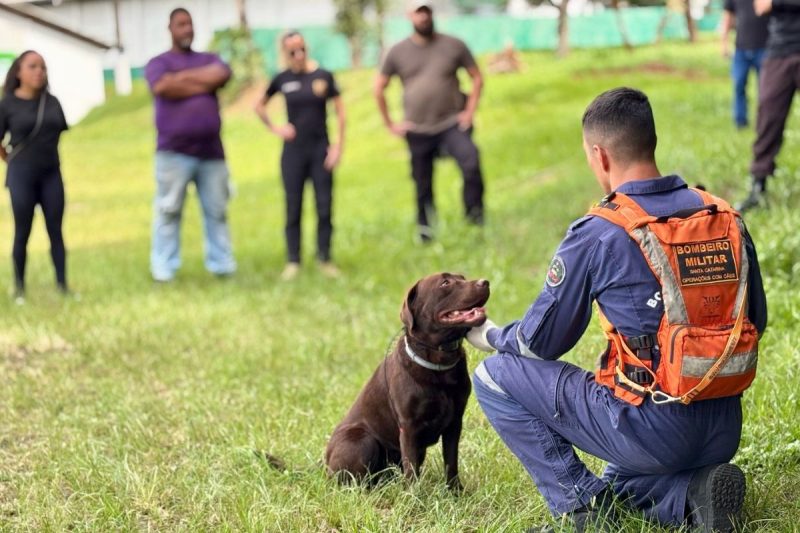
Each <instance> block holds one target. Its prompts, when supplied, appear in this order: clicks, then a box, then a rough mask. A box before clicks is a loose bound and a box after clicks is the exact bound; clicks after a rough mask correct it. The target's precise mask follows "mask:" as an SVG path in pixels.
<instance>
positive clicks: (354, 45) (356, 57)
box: [350, 36, 363, 68]
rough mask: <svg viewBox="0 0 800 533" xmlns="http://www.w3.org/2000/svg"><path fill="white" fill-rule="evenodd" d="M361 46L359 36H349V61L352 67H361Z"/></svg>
mask: <svg viewBox="0 0 800 533" xmlns="http://www.w3.org/2000/svg"><path fill="white" fill-rule="evenodd" d="M362 51H363V47H362V46H361V38H360V37H355V36H354V37H351V38H350V63H351V66H352V67H353V68H361V56H362Z"/></svg>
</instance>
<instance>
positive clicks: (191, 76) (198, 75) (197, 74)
mask: <svg viewBox="0 0 800 533" xmlns="http://www.w3.org/2000/svg"><path fill="white" fill-rule="evenodd" d="M230 77H231V70H230V69H229V68H228V67H227V66H225V65H223V64H222V63H212V64H210V65H206V66H203V67H197V68H190V69H186V70H181V71H178V72H167V73H165V74H163V75H162V76H161V77H160V78H159V79H158V81H156V82H155V83H154V84H153V94H154V95H155V96H160V97H162V98H167V99H170V100H180V99H182V98H189V97H190V96H196V95H198V94H208V93H213V92H214V91H216V90H217V89H219V88H220V87H222V86H223V85H225V84H226V83H227V82H228V80H229V79H230Z"/></svg>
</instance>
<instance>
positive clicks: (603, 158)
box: [592, 145, 611, 174]
mask: <svg viewBox="0 0 800 533" xmlns="http://www.w3.org/2000/svg"><path fill="white" fill-rule="evenodd" d="M592 148H593V149H595V150H596V152H595V154H596V155H597V161H598V162H599V163H600V168H602V169H603V172H605V173H606V174H608V172H609V171H610V170H611V158H610V157H609V155H608V150H606V149H605V148H603V147H602V146H597V145H594V146H593V147H592Z"/></svg>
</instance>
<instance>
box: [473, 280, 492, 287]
mask: <svg viewBox="0 0 800 533" xmlns="http://www.w3.org/2000/svg"><path fill="white" fill-rule="evenodd" d="M476 285H478V287H488V286H489V280H488V279H479V280H478V282H477V283H476Z"/></svg>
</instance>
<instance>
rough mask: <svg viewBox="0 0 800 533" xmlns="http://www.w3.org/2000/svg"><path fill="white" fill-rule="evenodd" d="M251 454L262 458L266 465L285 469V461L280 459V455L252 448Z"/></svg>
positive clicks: (276, 468)
mask: <svg viewBox="0 0 800 533" xmlns="http://www.w3.org/2000/svg"><path fill="white" fill-rule="evenodd" d="M253 454H255V456H256V457H258V458H259V459H262V460H263V461H264V462H266V463H267V465H269V466H271V467H272V468H274V469H275V470H281V471H284V472H285V471H286V461H284V460H283V459H281V458H280V457H276V456H275V455H272V454H271V453H267V452H265V451H262V450H253Z"/></svg>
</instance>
